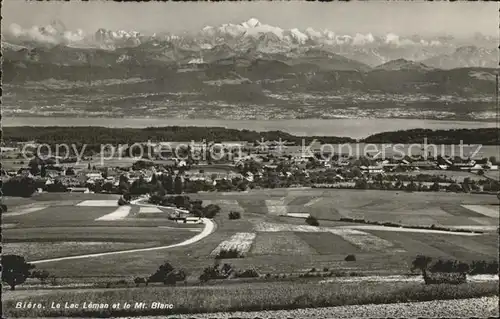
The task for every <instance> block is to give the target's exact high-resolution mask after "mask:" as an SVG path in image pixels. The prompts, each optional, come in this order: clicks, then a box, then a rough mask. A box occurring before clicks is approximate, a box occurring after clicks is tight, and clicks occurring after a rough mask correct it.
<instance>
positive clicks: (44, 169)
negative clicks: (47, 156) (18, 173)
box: [40, 163, 47, 178]
mask: <svg viewBox="0 0 500 319" xmlns="http://www.w3.org/2000/svg"><path fill="white" fill-rule="evenodd" d="M40 176H41V177H43V178H45V177H46V176H47V166H45V163H42V167H41V169H40Z"/></svg>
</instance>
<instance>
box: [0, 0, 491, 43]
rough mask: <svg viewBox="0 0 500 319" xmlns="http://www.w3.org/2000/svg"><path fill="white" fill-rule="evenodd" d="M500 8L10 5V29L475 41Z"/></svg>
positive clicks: (15, 1)
mask: <svg viewBox="0 0 500 319" xmlns="http://www.w3.org/2000/svg"><path fill="white" fill-rule="evenodd" d="M499 5H500V4H499V3H495V2H473V3H470V2H469V3H457V2H455V3H446V2H442V3H438V2H407V1H396V2H394V1H390V2H385V1H377V2H376V1H371V2H349V3H342V2H336V3H335V2H334V3H307V2H302V1H300V2H240V3H234V2H233V3H229V2H228V3H172V2H171V3H116V2H103V1H91V2H87V3H85V2H80V1H71V2H54V1H51V2H26V1H21V0H4V1H3V8H2V16H3V19H2V28H4V27H5V26H8V25H10V24H12V23H16V24H19V25H20V26H22V27H25V28H29V27H31V26H33V25H38V26H44V25H48V24H50V23H51V22H52V21H54V20H59V21H61V22H62V23H63V24H64V25H65V26H66V28H67V29H70V30H76V29H82V30H83V31H85V32H86V33H92V32H95V31H96V30H97V29H99V28H105V29H110V30H118V29H121V30H136V31H140V32H143V33H154V32H174V33H178V32H182V31H188V32H193V31H198V30H200V29H201V28H203V27H204V26H207V25H211V26H217V25H220V24H223V23H241V22H243V21H247V20H248V19H250V18H256V19H258V20H259V21H260V22H262V23H265V24H270V25H274V26H278V27H281V28H284V29H290V28H299V29H305V28H307V27H312V28H313V29H317V30H323V29H329V30H331V31H334V32H335V33H345V34H354V33H358V32H359V33H369V32H371V33H373V34H375V35H379V34H387V33H395V34H398V35H413V34H418V35H431V36H432V35H444V34H448V35H453V36H455V37H462V36H463V37H467V36H470V35H473V34H474V33H476V32H479V33H482V34H484V35H490V36H497V35H498V10H499Z"/></svg>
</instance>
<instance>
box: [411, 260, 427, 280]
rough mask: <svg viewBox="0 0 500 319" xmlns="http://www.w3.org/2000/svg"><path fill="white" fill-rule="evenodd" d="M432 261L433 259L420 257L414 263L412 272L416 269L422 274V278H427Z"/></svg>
mask: <svg viewBox="0 0 500 319" xmlns="http://www.w3.org/2000/svg"><path fill="white" fill-rule="evenodd" d="M431 261H432V258H431V257H429V256H424V255H418V256H417V257H415V259H414V260H413V261H412V271H413V270H415V269H418V270H420V271H421V272H422V276H424V278H426V277H427V267H429V264H430V263H431Z"/></svg>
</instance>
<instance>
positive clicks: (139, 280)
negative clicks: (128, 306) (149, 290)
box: [134, 277, 146, 287]
mask: <svg viewBox="0 0 500 319" xmlns="http://www.w3.org/2000/svg"><path fill="white" fill-rule="evenodd" d="M134 283H135V285H136V287H139V285H140V284H145V283H146V279H144V278H142V277H135V278H134Z"/></svg>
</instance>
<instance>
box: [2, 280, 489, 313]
mask: <svg viewBox="0 0 500 319" xmlns="http://www.w3.org/2000/svg"><path fill="white" fill-rule="evenodd" d="M332 288H334V289H332ZM495 294H498V286H497V284H496V283H477V284H476V283H471V284H468V285H461V286H447V285H439V286H425V285H422V284H420V283H392V284H391V285H387V284H385V283H362V284H360V283H342V284H335V286H333V284H321V283H319V282H318V281H309V282H280V283H276V282H273V283H267V282H261V283H237V284H228V285H224V286H198V287H196V286H193V287H168V288H165V287H149V288H143V287H140V288H127V289H108V290H96V289H82V290H81V291H71V290H68V291H63V292H54V293H50V294H45V295H42V296H38V297H32V298H30V299H29V301H31V302H32V303H41V304H42V305H44V306H46V307H45V308H44V309H33V310H31V309H15V306H14V305H15V302H16V301H18V300H20V299H21V298H16V299H15V300H12V299H11V298H8V299H7V300H6V301H4V309H5V310H6V311H5V315H6V316H8V317H10V318H12V317H21V316H24V317H25V316H30V317H43V316H60V317H61V316H64V317H68V316H78V317H90V316H92V317H95V316H102V317H104V316H106V317H109V316H113V317H119V316H123V317H125V316H127V317H130V316H134V315H135V316H138V315H161V316H165V315H173V314H182V313H205V312H220V311H238V310H239V311H259V310H263V309H266V310H273V309H277V310H278V309H296V308H309V307H328V306H346V305H363V304H389V303H396V302H408V301H427V300H436V299H439V300H446V299H457V298H473V297H483V296H492V295H495ZM9 299H10V300H9ZM47 300H50V301H51V302H54V303H60V304H61V305H64V304H65V303H66V302H68V303H77V304H79V305H81V307H80V308H79V309H64V308H63V307H62V308H60V309H51V308H50V305H49V304H48V302H47ZM117 301H119V302H121V303H123V302H128V303H131V304H132V305H135V303H136V302H144V303H145V305H146V307H145V308H141V307H131V308H130V309H128V310H127V309H123V308H120V309H112V308H111V305H112V304H114V303H116V302H117ZM158 301H160V302H165V303H169V304H173V305H174V308H173V309H172V310H165V309H153V308H152V307H151V305H152V302H158ZM84 302H87V303H88V302H99V303H102V304H108V305H109V307H108V308H107V309H101V310H94V309H84V308H83V303H84ZM211 317H214V316H211ZM216 317H217V316H216ZM254 317H255V316H254ZM258 317H262V316H258Z"/></svg>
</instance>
